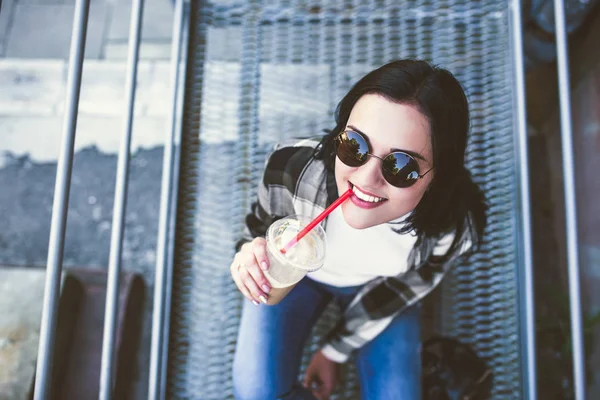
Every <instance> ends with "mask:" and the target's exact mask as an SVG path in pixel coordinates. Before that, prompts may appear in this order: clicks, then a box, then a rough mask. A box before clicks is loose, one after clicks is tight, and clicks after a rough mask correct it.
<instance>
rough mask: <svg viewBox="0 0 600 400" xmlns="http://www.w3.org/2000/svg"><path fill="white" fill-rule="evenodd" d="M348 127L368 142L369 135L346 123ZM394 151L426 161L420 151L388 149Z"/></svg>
mask: <svg viewBox="0 0 600 400" xmlns="http://www.w3.org/2000/svg"><path fill="white" fill-rule="evenodd" d="M348 128H350V129H352V130H353V131H356V132H358V133H360V134H361V135H363V136H364V137H365V139H367V141H368V142H369V143H370V142H371V141H370V140H369V136H368V135H367V134H366V133H364V132H363V131H361V130H360V129H358V128H357V127H355V126H354V125H348ZM394 151H401V152H403V153H406V154H408V155H410V156H413V157H414V158H417V159H419V160H421V161H425V162H427V160H426V159H425V157H423V155H421V153H417V152H416V151H412V150H406V149H396V148H393V149H390V152H392V153H393V152H394Z"/></svg>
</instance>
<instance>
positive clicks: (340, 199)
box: [281, 189, 352, 254]
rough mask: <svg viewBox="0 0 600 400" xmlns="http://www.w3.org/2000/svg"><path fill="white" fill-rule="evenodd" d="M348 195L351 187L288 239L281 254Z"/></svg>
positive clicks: (350, 192) (350, 193)
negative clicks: (294, 235)
mask: <svg viewBox="0 0 600 400" xmlns="http://www.w3.org/2000/svg"><path fill="white" fill-rule="evenodd" d="M350 196H352V189H348V190H347V191H346V192H345V193H344V194H343V195H341V196H340V197H338V198H337V200H336V201H334V202H333V203H331V205H330V206H329V207H327V208H326V209H325V210H324V211H323V212H322V213H321V214H319V216H317V218H315V219H314V220H312V221H311V222H310V224H308V225H306V227H305V228H304V229H302V230H301V231H300V232H299V233H298V234H297V235H296V237H295V238H293V239H292V240H290V241H289V243H288V244H286V245H285V246H284V247H283V249H281V252H282V253H283V254H285V253H286V252H287V251H288V250H289V249H291V248H292V247H293V246H294V245H295V244H296V243H298V241H299V240H300V239H302V238H303V237H304V236H305V235H306V234H307V233H308V232H310V231H311V229H313V228H314V227H315V226H317V225H318V224H319V222H321V221H323V220H324V219H325V217H326V216H328V215H329V214H331V212H332V211H333V210H335V209H336V208H337V207H338V206H339V205H340V204H342V203H343V202H344V201H346V199H347V198H348V197H350Z"/></svg>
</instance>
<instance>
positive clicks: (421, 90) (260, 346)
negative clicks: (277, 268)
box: [231, 60, 486, 400]
mask: <svg viewBox="0 0 600 400" xmlns="http://www.w3.org/2000/svg"><path fill="white" fill-rule="evenodd" d="M468 131H469V111H468V104H467V99H466V96H465V94H464V92H463V89H462V87H461V85H460V84H459V83H458V81H457V80H456V79H455V78H454V77H453V76H452V74H451V73H450V72H448V71H447V70H445V69H442V68H437V67H434V66H431V65H430V64H428V63H426V62H424V61H418V60H399V61H394V62H390V63H389V64H386V65H384V66H382V67H380V68H378V69H376V70H374V71H372V72H370V73H369V74H367V75H366V76H365V77H363V78H362V79H361V80H360V81H358V82H357V83H356V85H355V86H354V87H353V88H352V89H351V90H350V91H349V92H348V94H347V95H346V96H345V97H344V98H343V99H342V101H341V102H340V104H339V105H338V107H337V110H336V127H335V128H334V129H333V130H332V131H331V132H330V133H329V134H327V135H326V136H324V137H323V138H318V139H306V140H291V141H289V142H288V143H283V144H280V145H279V146H277V147H276V149H275V151H274V152H273V153H272V154H271V155H270V157H269V158H268V160H267V163H266V166H265V172H264V177H263V180H262V182H261V184H260V187H259V190H258V201H257V202H256V203H254V204H253V207H252V212H251V213H250V214H249V215H248V216H247V218H246V225H247V232H246V233H247V235H246V237H245V238H244V239H243V240H242V241H240V244H239V245H238V249H239V252H238V253H237V254H236V255H235V258H234V260H233V262H232V264H231V274H232V277H233V280H234V281H235V283H236V285H237V287H238V289H239V290H240V291H241V292H242V294H243V295H244V296H245V297H246V298H247V299H248V300H249V301H247V302H245V303H244V307H243V314H242V320H241V325H240V332H239V337H238V342H237V348H236V354H235V360H234V368H233V379H234V390H235V395H236V398H238V399H244V400H245V399H260V400H265V399H314V398H317V399H327V398H328V397H329V395H330V394H331V393H332V391H333V390H334V388H335V384H336V381H337V379H338V370H339V364H341V363H344V362H346V361H347V360H348V358H349V356H350V355H351V354H352V353H354V355H355V360H356V363H357V369H358V373H359V380H360V387H361V395H362V396H361V397H362V398H363V399H391V400H395V399H410V400H414V399H419V398H421V383H420V377H421V360H420V334H421V332H420V304H419V302H420V300H422V299H423V298H424V297H425V296H426V295H427V294H429V293H430V292H431V290H432V289H433V288H435V286H436V285H437V284H438V283H439V282H440V280H441V279H442V277H443V276H444V275H445V274H446V272H447V271H448V269H449V268H450V267H451V266H452V264H455V263H456V261H457V258H458V257H459V256H461V255H464V254H465V253H467V252H469V253H471V252H472V251H474V250H475V249H476V248H477V245H478V244H479V242H480V240H481V237H482V235H483V231H484V228H485V212H486V205H485V199H484V196H483V194H482V192H481V190H480V189H479V188H478V187H477V185H476V184H475V183H474V182H473V181H472V179H471V175H470V173H469V172H468V171H467V169H466V168H465V165H464V158H465V148H466V145H467V134H468ZM348 188H351V189H352V190H353V192H354V194H353V195H352V196H351V197H350V199H349V200H347V201H345V202H344V203H343V204H342V206H341V207H338V208H337V209H336V210H335V211H334V212H332V213H331V214H330V215H329V216H328V218H327V219H326V220H325V221H324V227H325V231H326V234H327V256H326V260H325V264H324V266H323V267H322V268H321V269H320V270H318V271H316V272H312V273H309V274H308V276H307V277H305V278H304V279H303V280H302V281H301V282H300V283H299V284H298V285H297V286H296V287H295V288H294V289H293V290H292V291H291V292H290V293H289V294H288V295H287V297H285V298H284V299H283V301H281V303H279V304H278V305H275V306H266V305H263V304H261V302H263V303H264V302H265V300H266V299H267V298H268V296H269V290H270V287H269V283H268V281H267V279H266V278H265V277H264V274H263V273H262V270H264V269H267V268H268V267H269V265H268V264H269V260H268V258H267V256H266V249H265V245H266V243H265V239H264V235H265V232H266V230H267V228H268V227H269V225H270V224H271V223H272V222H273V221H274V220H276V219H278V218H281V217H284V216H287V215H290V214H303V215H308V216H311V217H314V216H316V215H318V214H319V213H320V212H321V211H322V210H323V209H324V208H325V207H327V206H328V205H329V204H331V202H332V201H333V200H335V198H337V197H338V196H339V195H340V194H342V193H343V192H345V191H346V190H348ZM331 300H335V301H337V303H338V304H339V305H340V307H341V310H342V311H343V313H342V317H341V320H340V322H339V324H338V325H337V326H336V328H335V329H334V330H333V331H332V332H330V334H329V335H328V336H327V337H326V338H325V340H324V342H323V346H322V347H321V349H320V350H319V351H318V352H316V354H314V355H313V357H312V360H311V362H310V365H309V367H308V369H307V372H306V375H305V378H304V381H303V382H302V384H300V383H298V382H296V379H297V376H298V373H299V364H300V360H301V355H302V349H303V345H304V343H305V341H306V339H307V338H308V336H309V335H310V332H311V328H312V326H313V324H314V323H315V322H316V320H317V318H318V317H319V315H320V314H321V312H322V311H323V309H324V308H325V306H326V305H327V304H328V302H329V301H331ZM253 304H254V305H253Z"/></svg>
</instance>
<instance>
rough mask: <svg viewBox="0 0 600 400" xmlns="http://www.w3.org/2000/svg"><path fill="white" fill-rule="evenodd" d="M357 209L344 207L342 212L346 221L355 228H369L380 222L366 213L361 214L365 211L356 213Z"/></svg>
mask: <svg viewBox="0 0 600 400" xmlns="http://www.w3.org/2000/svg"><path fill="white" fill-rule="evenodd" d="M354 211H355V210H348V209H345V207H342V214H343V215H344V221H346V223H347V224H348V225H349V226H351V227H352V228H354V229H367V228H370V227H372V226H375V225H378V224H379V222H376V221H373V219H372V218H365V217H368V216H366V215H360V214H363V213H356V212H354Z"/></svg>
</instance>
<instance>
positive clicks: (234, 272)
mask: <svg viewBox="0 0 600 400" xmlns="http://www.w3.org/2000/svg"><path fill="white" fill-rule="evenodd" d="M242 266H243V264H241V263H235V262H234V263H233V264H231V267H230V270H231V277H232V278H233V281H234V282H235V285H236V286H237V288H238V290H239V291H240V292H241V293H242V294H243V295H244V297H245V298H247V299H248V300H250V301H251V302H253V303H254V304H256V305H258V304H259V303H258V301H256V300H254V298H253V297H252V294H251V293H250V291H249V290H248V288H247V287H246V285H245V284H244V282H243V281H242V278H241V277H240V273H239V270H240V269H241V268H242Z"/></svg>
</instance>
